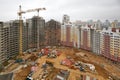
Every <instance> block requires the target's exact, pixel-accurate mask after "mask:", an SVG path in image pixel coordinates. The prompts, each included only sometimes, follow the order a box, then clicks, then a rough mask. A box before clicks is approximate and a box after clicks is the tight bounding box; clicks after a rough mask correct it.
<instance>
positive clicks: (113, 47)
mask: <svg viewBox="0 0 120 80" xmlns="http://www.w3.org/2000/svg"><path fill="white" fill-rule="evenodd" d="M117 32H118V33H119V30H118V31H117ZM118 33H116V32H113V31H112V29H111V28H110V29H108V30H107V29H103V30H102V31H101V40H100V41H101V45H100V46H101V54H102V55H103V56H105V57H106V58H108V59H110V60H113V61H118V62H120V35H119V34H118Z"/></svg>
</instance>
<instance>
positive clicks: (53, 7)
mask: <svg viewBox="0 0 120 80" xmlns="http://www.w3.org/2000/svg"><path fill="white" fill-rule="evenodd" d="M10 1H11V2H10ZM19 5H22V10H27V9H34V8H38V7H45V8H46V9H47V10H46V11H40V13H39V15H40V16H42V17H43V18H44V19H46V20H50V19H55V20H58V21H61V20H62V16H63V15H64V14H67V15H69V16H70V18H71V21H75V20H82V21H86V20H90V19H93V20H98V19H100V20H103V21H104V20H106V19H108V20H115V19H117V20H119V21H120V0H0V21H9V20H14V19H18V15H17V12H18V9H19ZM34 15H37V12H32V13H26V14H24V15H23V18H24V19H27V18H31V17H32V16H34Z"/></svg>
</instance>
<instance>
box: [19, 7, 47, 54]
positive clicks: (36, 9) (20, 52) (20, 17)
mask: <svg viewBox="0 0 120 80" xmlns="http://www.w3.org/2000/svg"><path fill="white" fill-rule="evenodd" d="M40 10H46V9H45V8H35V9H29V10H26V11H22V9H21V5H20V6H19V12H18V16H19V21H20V22H19V23H20V36H19V39H20V40H19V55H22V53H23V52H22V51H23V50H22V49H23V48H22V27H23V23H22V14H25V13H28V12H34V11H37V12H38V16H39V11H40Z"/></svg>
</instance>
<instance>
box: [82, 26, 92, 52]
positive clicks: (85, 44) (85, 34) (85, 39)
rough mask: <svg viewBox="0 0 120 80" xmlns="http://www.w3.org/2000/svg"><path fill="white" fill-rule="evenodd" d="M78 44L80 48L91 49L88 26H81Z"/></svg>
mask: <svg viewBox="0 0 120 80" xmlns="http://www.w3.org/2000/svg"><path fill="white" fill-rule="evenodd" d="M80 46H81V48H82V49H85V50H88V51H91V30H90V27H89V26H87V25H86V26H82V27H81V43H80Z"/></svg>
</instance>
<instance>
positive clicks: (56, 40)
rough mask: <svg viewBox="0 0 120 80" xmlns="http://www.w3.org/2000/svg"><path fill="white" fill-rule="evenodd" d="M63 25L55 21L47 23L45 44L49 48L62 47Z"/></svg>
mask: <svg viewBox="0 0 120 80" xmlns="http://www.w3.org/2000/svg"><path fill="white" fill-rule="evenodd" d="M60 31H61V24H60V23H59V22H57V21H55V20H53V19H51V20H50V21H48V22H46V26H45V41H46V42H45V44H46V45H49V46H56V45H60V39H61V38H60V37H61V36H60V35H61V34H60Z"/></svg>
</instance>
